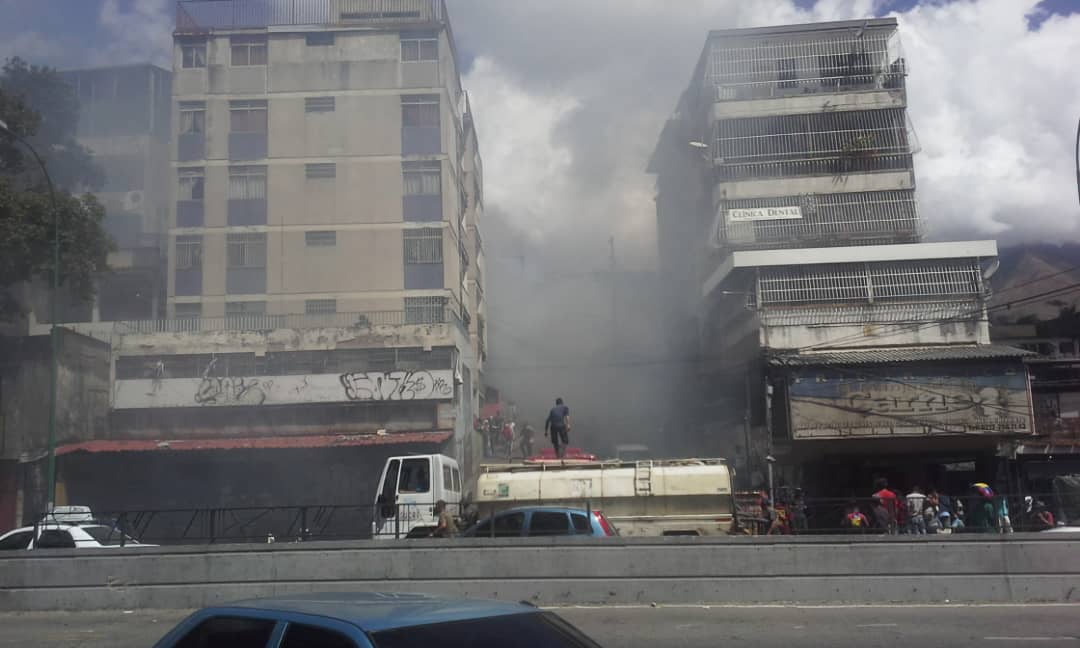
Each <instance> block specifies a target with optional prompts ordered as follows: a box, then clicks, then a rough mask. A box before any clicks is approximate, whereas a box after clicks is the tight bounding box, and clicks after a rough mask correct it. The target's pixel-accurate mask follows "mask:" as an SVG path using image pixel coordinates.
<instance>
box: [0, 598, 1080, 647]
mask: <svg viewBox="0 0 1080 648" xmlns="http://www.w3.org/2000/svg"><path fill="white" fill-rule="evenodd" d="M556 611H557V612H558V613H559V614H560V615H562V616H563V617H564V618H566V619H567V620H569V621H570V622H571V623H573V624H574V625H576V626H578V627H579V628H581V629H582V630H584V631H585V632H586V633H587V634H589V635H590V636H591V637H593V638H594V639H596V640H597V641H598V642H599V643H600V644H601V645H603V646H606V647H611V648H614V647H619V646H626V647H631V648H633V647H638V646H640V647H642V648H645V647H648V648H659V647H662V646H678V648H696V647H697V646H701V647H702V648H706V647H708V648H715V647H716V646H720V645H723V646H732V645H734V646H765V647H768V646H777V647H783V648H792V647H793V646H836V647H841V648H843V647H847V646H850V647H855V646H858V647H859V648H866V647H869V646H902V647H904V648H909V647H911V646H918V647H919V648H932V647H934V646H941V647H943V648H946V647H947V648H958V647H962V646H980V647H983V648H986V647H990V648H1005V647H1007V646H1032V645H1034V646H1055V647H1056V646H1080V605H1071V606H1070V605H987V606H949V605H945V606H936V607H927V606H876V607H847V606H834V607H785V606H757V607H715V606H713V607H658V608H650V607H644V608H640V607H636V608H632V607H604V608H560V609H558V610H556ZM185 614H186V613H185V612H182V611H171V610H170V611H155V612H142V611H140V612H132V613H127V614H125V613H123V612H84V613H20V614H0V646H57V647H64V646H79V647H84V648H98V647H100V648H105V647H108V648H134V647H136V646H140V647H141V646H151V645H152V644H153V643H154V641H156V640H157V639H158V638H159V637H160V636H161V635H162V634H164V633H165V631H166V630H168V629H169V628H170V627H172V625H173V624H175V623H176V622H177V621H179V620H180V619H181V618H183V617H184V616H185Z"/></svg>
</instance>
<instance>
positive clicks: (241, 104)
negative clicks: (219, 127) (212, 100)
mask: <svg viewBox="0 0 1080 648" xmlns="http://www.w3.org/2000/svg"><path fill="white" fill-rule="evenodd" d="M229 130H231V131H232V132H234V133H265V132H266V100H265V99H250V100H243V101H230V102H229Z"/></svg>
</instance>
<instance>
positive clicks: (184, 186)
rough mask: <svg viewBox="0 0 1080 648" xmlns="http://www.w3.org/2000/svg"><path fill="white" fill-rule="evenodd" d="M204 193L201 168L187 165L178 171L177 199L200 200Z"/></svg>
mask: <svg viewBox="0 0 1080 648" xmlns="http://www.w3.org/2000/svg"><path fill="white" fill-rule="evenodd" d="M204 195H205V179H204V177H203V170H202V169H201V168H195V167H187V168H182V169H180V171H179V178H178V191H177V198H178V200H194V201H201V200H202V199H203V196H204Z"/></svg>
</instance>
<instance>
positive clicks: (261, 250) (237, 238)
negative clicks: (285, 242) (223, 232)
mask: <svg viewBox="0 0 1080 648" xmlns="http://www.w3.org/2000/svg"><path fill="white" fill-rule="evenodd" d="M225 246H226V248H227V253H228V254H227V256H228V267H229V268H265V267H266V234H263V233H261V232H260V233H250V232H249V233H244V234H228V235H227V236H226V237H225Z"/></svg>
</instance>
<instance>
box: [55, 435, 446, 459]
mask: <svg viewBox="0 0 1080 648" xmlns="http://www.w3.org/2000/svg"><path fill="white" fill-rule="evenodd" d="M452 436H454V433H453V432H391V433H389V434H320V435H311V436H280V437H256V438H225V439H179V440H178V439H168V440H164V439H162V440H153V439H98V440H96V441H83V442H82V443H70V444H68V445H62V446H60V447H58V448H57V449H56V454H57V455H64V454H70V453H73V452H155V451H170V450H171V451H177V450H284V449H301V448H347V447H356V446H376V445H396V444H402V443H410V444H411V443H434V444H438V443H444V442H446V441H448V440H449V439H450V438H451V437H452Z"/></svg>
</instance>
